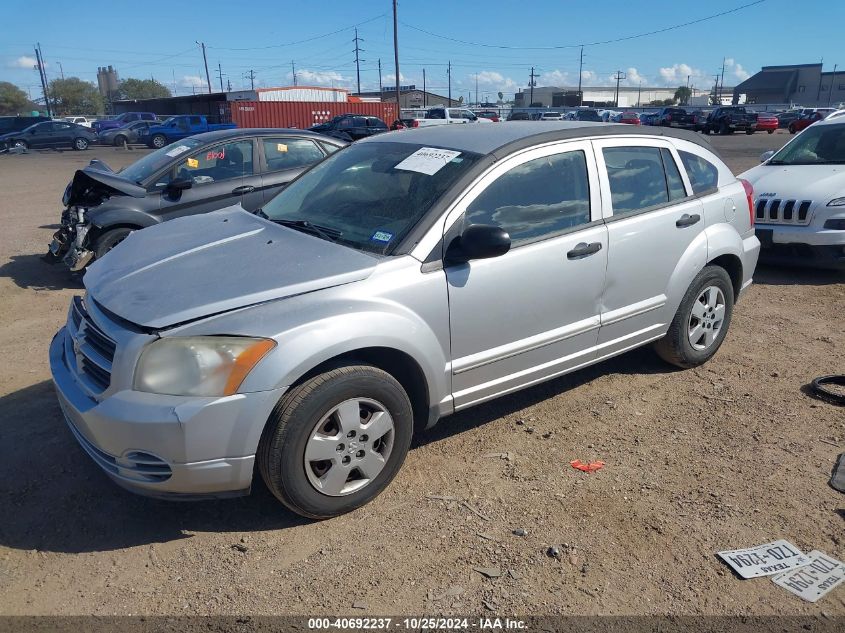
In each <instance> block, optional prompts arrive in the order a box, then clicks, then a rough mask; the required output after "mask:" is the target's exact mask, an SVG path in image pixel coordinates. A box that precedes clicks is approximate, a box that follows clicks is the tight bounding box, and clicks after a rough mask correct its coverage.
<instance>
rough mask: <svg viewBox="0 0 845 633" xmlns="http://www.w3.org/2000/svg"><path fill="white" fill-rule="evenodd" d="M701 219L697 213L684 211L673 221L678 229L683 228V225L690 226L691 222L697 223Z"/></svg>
mask: <svg viewBox="0 0 845 633" xmlns="http://www.w3.org/2000/svg"><path fill="white" fill-rule="evenodd" d="M700 220H701V216H700V215H698V214H697V213H695V214H693V215H690V214H689V213H684V214H683V215H682V216H681V217H680V219H679V220H678V221H677V222H675V226H677V227H678V228H679V229H682V228H684V227H685V226H692V225H693V224H697V223H698V222H699V221H700Z"/></svg>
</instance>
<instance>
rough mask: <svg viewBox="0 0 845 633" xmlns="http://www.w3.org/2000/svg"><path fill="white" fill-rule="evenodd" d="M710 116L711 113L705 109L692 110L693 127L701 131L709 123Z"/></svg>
mask: <svg viewBox="0 0 845 633" xmlns="http://www.w3.org/2000/svg"><path fill="white" fill-rule="evenodd" d="M708 116H710V113H709V112H707V111H705V110H694V111H693V112H692V129H693V130H695V131H696V132H701V131H702V130H703V129H704V125H705V124H706V123H707V117H708Z"/></svg>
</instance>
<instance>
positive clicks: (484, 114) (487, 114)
mask: <svg viewBox="0 0 845 633" xmlns="http://www.w3.org/2000/svg"><path fill="white" fill-rule="evenodd" d="M475 115H476V116H478V117H481V118H482V119H490V120H491V121H493V123H498V122H499V113H498V112H496V111H495V110H478V111H476V112H475Z"/></svg>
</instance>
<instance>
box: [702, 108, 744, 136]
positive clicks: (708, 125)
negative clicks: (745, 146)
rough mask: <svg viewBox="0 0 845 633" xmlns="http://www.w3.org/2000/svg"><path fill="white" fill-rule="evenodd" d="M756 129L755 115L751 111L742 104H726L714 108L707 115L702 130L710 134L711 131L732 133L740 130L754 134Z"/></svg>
mask: <svg viewBox="0 0 845 633" xmlns="http://www.w3.org/2000/svg"><path fill="white" fill-rule="evenodd" d="M756 129H757V117H756V115H754V114H753V113H752V112H748V111H747V110H746V109H745V108H743V107H742V106H728V107H724V108H716V109H715V110H713V112H711V113H710V116H708V117H707V121H705V123H704V126H703V127H702V130H701V131H702V132H703V133H704V134H710V133H711V132H718V133H719V134H733V133H734V132H736V131H738V130H741V131H743V132H745V133H746V134H754V130H756Z"/></svg>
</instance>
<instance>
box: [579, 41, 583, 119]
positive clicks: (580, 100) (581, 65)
mask: <svg viewBox="0 0 845 633" xmlns="http://www.w3.org/2000/svg"><path fill="white" fill-rule="evenodd" d="M583 72H584V45H583V44H581V62H580V63H579V64H578V105H579V106H582V105H584V93H583V92H581V74H582V73H583Z"/></svg>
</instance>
